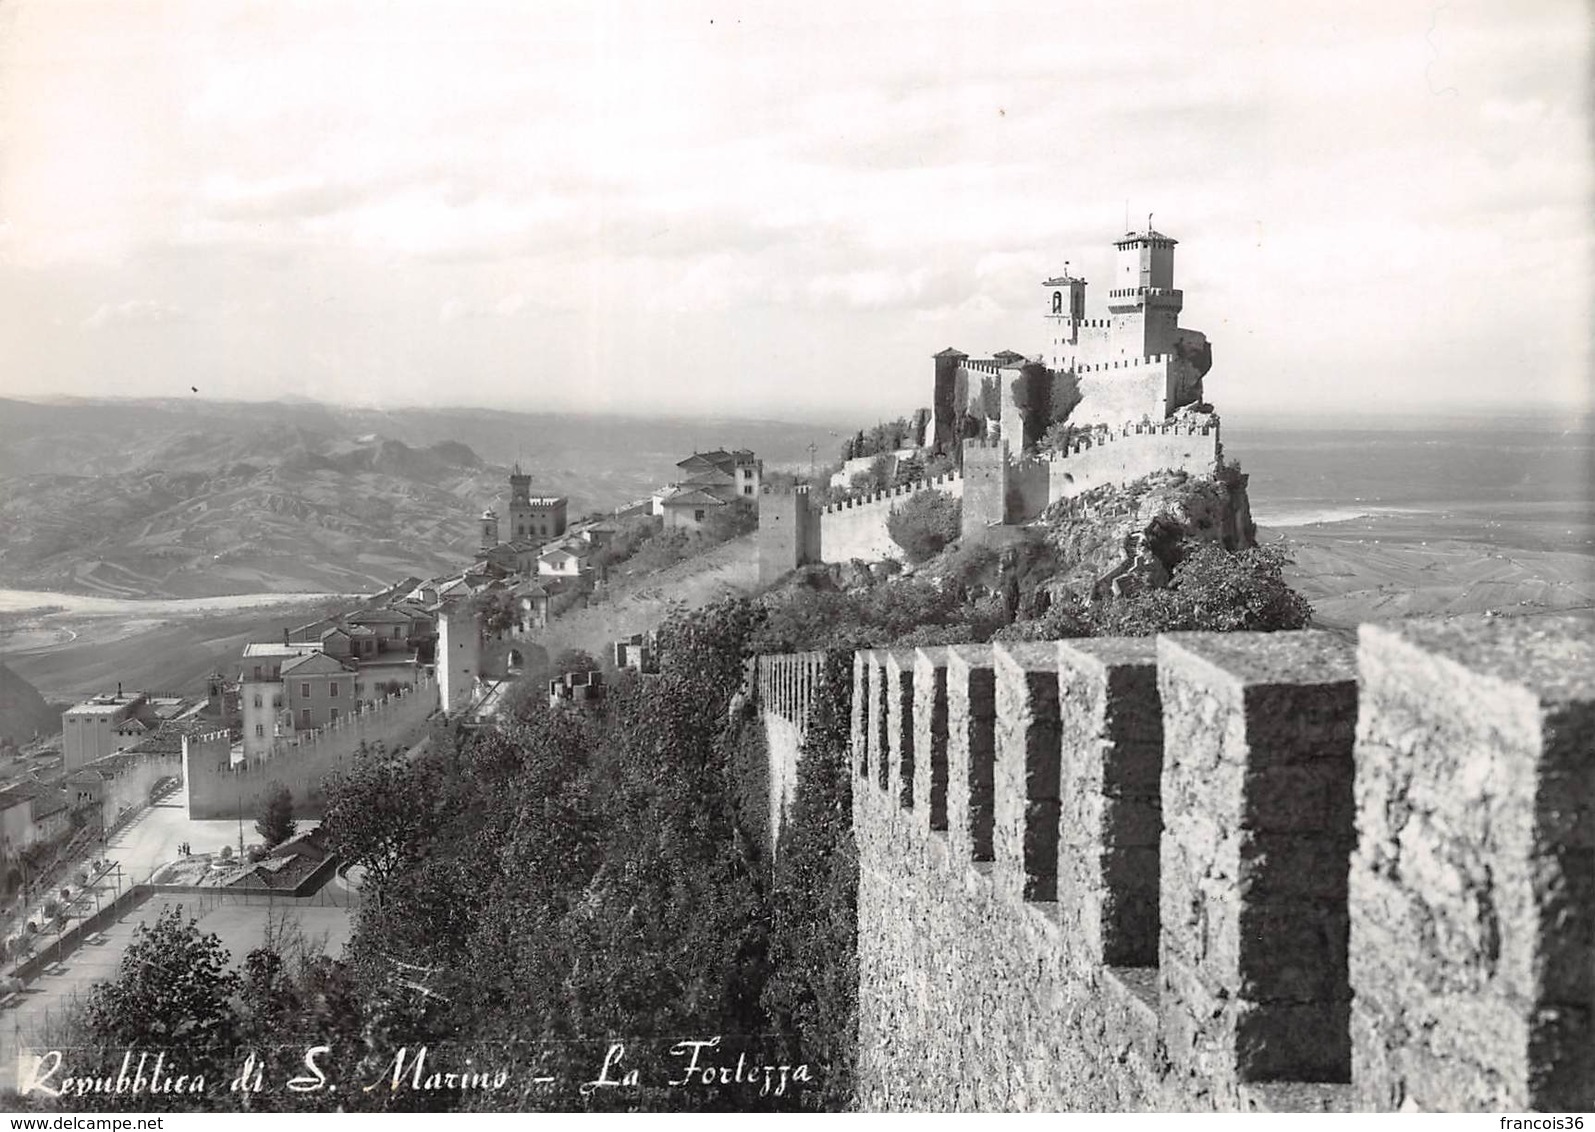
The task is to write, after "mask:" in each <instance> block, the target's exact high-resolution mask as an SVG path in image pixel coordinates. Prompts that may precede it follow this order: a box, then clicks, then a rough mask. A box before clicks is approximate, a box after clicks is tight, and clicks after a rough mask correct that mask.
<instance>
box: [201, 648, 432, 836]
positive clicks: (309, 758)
mask: <svg viewBox="0 0 1595 1132" xmlns="http://www.w3.org/2000/svg"><path fill="white" fill-rule="evenodd" d="M437 707H438V687H437V684H436V682H434V681H433V680H432V679H431V678H430V677H427V676H425V675H424V674H423V675H421V676H420V677H418V679H417V682H416V686H415V687H414V688H413V689H411V688H406V689H403V690H401V691H400V692H399V693H398V694H396V695H392V696H385V697H383V698H382V699H381V700H379V701H377V702H376V703H373V704H369V705H367V706H366V707H365V708H364V709H363V710H361V711H359V712H352V713H350V714H349V715H345V716H340V717H339V718H338V720H337V721H336V722H334V723H332V724H329V725H328V726H326V727H323V728H321V729H320V730H318V731H307V732H300V733H299V734H297V735H296V736H295V737H294V738H291V739H279V740H277V741H276V742H275V743H274V744H273V745H272V748H271V751H270V753H269V754H267V755H265V756H264V757H259V758H249V759H245V760H244V761H242V762H239V763H233V762H231V761H230V760H231V757H232V743H231V740H230V739H229V737H228V735H227V733H226V732H218V733H216V734H214V735H205V736H198V737H185V738H184V741H183V763H184V767H185V774H184V783H183V787H184V794H185V796H186V800H187V803H188V816H189V817H190V818H195V819H211V818H233V817H240V816H241V817H246V818H248V817H253V815H254V814H255V812H256V810H257V809H258V807H259V802H260V797H261V795H262V794H263V793H264V792H265V791H266V790H267V789H268V788H274V787H276V786H277V785H282V786H286V787H288V789H289V791H290V792H292V794H293V799H294V813H295V815H296V816H298V817H302V818H319V817H321V816H322V811H323V807H324V806H325V804H326V798H325V796H324V795H323V793H322V785H321V784H322V779H324V778H326V776H327V775H329V774H333V773H336V772H337V771H339V770H342V769H343V768H344V767H346V766H347V765H348V762H349V760H350V759H352V758H353V756H354V753H355V751H356V750H358V749H359V747H360V745H361V744H362V743H367V744H372V745H375V744H377V743H382V744H384V745H385V746H386V747H387V748H388V749H389V750H393V749H395V748H401V747H408V746H410V745H411V744H413V743H416V742H418V741H419V740H420V739H421V738H422V737H423V736H424V735H425V732H426V726H427V719H428V718H429V717H430V716H431V715H432V713H433V712H434V711H436V710H437Z"/></svg>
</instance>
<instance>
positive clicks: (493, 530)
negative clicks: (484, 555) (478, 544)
mask: <svg viewBox="0 0 1595 1132" xmlns="http://www.w3.org/2000/svg"><path fill="white" fill-rule="evenodd" d="M497 545H498V512H496V511H494V510H493V509H492V508H491V507H490V508H488V509H487V510H486V511H483V512H482V549H483V550H491V549H492V548H493V547H495V546H497Z"/></svg>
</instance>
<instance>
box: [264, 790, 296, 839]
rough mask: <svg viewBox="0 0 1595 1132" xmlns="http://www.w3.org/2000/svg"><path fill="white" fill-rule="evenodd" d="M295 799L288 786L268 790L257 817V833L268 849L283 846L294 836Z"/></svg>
mask: <svg viewBox="0 0 1595 1132" xmlns="http://www.w3.org/2000/svg"><path fill="white" fill-rule="evenodd" d="M297 826H298V823H297V822H295V821H294V797H293V794H292V793H291V792H290V791H289V790H288V787H286V786H281V785H279V786H277V787H276V789H274V790H268V791H267V792H266V794H265V795H264V796H263V797H262V798H261V800H260V808H259V810H258V811H257V813H256V815H255V832H256V833H258V834H260V836H261V837H263V838H265V839H266V848H268V849H270V848H272V847H274V846H277V845H281V844H282V843H283V842H284V841H287V840H288V839H289V838H290V837H292V836H293V835H294V830H295V829H296V828H297Z"/></svg>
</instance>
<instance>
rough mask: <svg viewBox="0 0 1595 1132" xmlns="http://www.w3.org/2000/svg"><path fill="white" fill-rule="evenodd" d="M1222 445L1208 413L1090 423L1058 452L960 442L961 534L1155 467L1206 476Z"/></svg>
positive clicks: (1022, 517)
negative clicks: (1100, 425)
mask: <svg viewBox="0 0 1595 1132" xmlns="http://www.w3.org/2000/svg"><path fill="white" fill-rule="evenodd" d="M1222 452H1223V448H1222V446H1221V442H1220V439H1219V426H1218V421H1217V419H1216V418H1213V419H1211V420H1210V421H1209V422H1207V423H1197V422H1194V421H1181V420H1169V421H1158V422H1156V423H1148V424H1131V425H1124V426H1122V427H1120V428H1117V429H1095V430H1092V431H1090V432H1086V433H1082V434H1081V435H1080V437H1079V438H1078V439H1077V440H1075V441H1074V442H1073V443H1071V444H1070V445H1069V448H1068V449H1067V450H1066V451H1063V452H1050V453H1046V454H1044V455H1038V456H1026V457H1020V458H1015V457H1014V456H1012V455H1011V454H1010V453H1009V449H1008V445H1007V442H1005V441H1002V440H966V441H964V480H965V484H964V491H963V501H964V508H963V536H964V537H965V538H971V537H975V538H978V537H979V535H980V533H981V532H982V531H985V530H986V529H988V528H990V527H993V526H999V525H1001V524H1003V523H1023V522H1028V521H1030V520H1031V519H1034V518H1036V517H1037V516H1038V515H1040V514H1041V513H1042V512H1043V511H1045V510H1046V509H1047V507H1048V506H1049V505H1050V504H1053V503H1056V502H1057V501H1058V500H1060V499H1069V498H1071V497H1073V496H1076V495H1080V494H1081V493H1083V492H1087V491H1090V490H1091V489H1093V488H1097V487H1102V486H1104V485H1107V484H1126V483H1131V482H1133V481H1135V480H1137V479H1140V478H1141V477H1142V476H1145V475H1149V474H1151V473H1152V472H1156V471H1164V470H1170V471H1182V472H1187V473H1189V474H1191V475H1193V476H1211V475H1213V473H1214V472H1215V471H1216V470H1217V468H1218V462H1219V457H1220V455H1221V454H1222Z"/></svg>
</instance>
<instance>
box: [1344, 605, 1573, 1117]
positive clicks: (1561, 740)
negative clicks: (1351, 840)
mask: <svg viewBox="0 0 1595 1132" xmlns="http://www.w3.org/2000/svg"><path fill="white" fill-rule="evenodd" d="M1358 655H1359V665H1360V669H1361V680H1362V696H1363V702H1364V703H1365V704H1366V706H1367V708H1368V710H1367V711H1366V712H1364V713H1363V715H1362V717H1361V718H1360V720H1359V723H1358V729H1357V761H1358V778H1357V822H1358V826H1359V828H1360V830H1361V840H1360V842H1359V844H1358V848H1357V853H1356V856H1355V857H1354V859H1353V862H1352V871H1351V892H1352V930H1351V943H1352V976H1353V980H1354V983H1355V985H1356V986H1357V997H1356V1000H1355V1003H1354V1006H1353V1011H1352V1027H1353V1036H1354V1039H1355V1049H1356V1062H1355V1065H1354V1080H1355V1081H1356V1084H1357V1089H1358V1093H1359V1102H1360V1103H1361V1104H1363V1105H1364V1106H1365V1107H1369V1108H1377V1109H1390V1108H1402V1107H1406V1108H1416V1109H1496V1110H1501V1111H1521V1110H1524V1109H1537V1110H1541V1111H1545V1110H1552V1111H1554V1110H1561V1111H1568V1110H1573V1111H1589V1110H1590V1109H1595V1028H1592V1024H1591V1011H1592V1007H1595V920H1592V917H1595V814H1592V807H1595V629H1592V628H1591V625H1590V623H1589V622H1588V621H1585V620H1580V619H1575V618H1566V617H1563V618H1536V619H1533V620H1529V619H1512V620H1507V619H1500V620H1494V621H1487V622H1483V623H1474V622H1468V623H1465V624H1464V623H1454V622H1447V623H1439V624H1406V625H1394V626H1388V627H1386V626H1376V625H1365V626H1363V628H1362V631H1361V635H1360V642H1359V654H1358Z"/></svg>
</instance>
